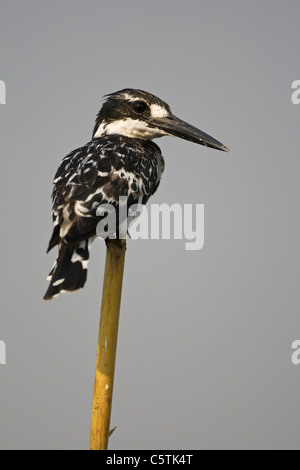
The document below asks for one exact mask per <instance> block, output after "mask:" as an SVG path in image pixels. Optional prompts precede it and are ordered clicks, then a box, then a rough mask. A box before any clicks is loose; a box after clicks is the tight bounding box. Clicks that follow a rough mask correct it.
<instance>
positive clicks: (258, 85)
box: [0, 0, 300, 449]
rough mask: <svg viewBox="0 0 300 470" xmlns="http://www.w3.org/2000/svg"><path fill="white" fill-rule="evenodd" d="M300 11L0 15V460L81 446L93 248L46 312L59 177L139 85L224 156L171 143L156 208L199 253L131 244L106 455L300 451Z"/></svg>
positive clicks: (186, 7) (50, 6)
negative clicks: (82, 271)
mask: <svg viewBox="0 0 300 470" xmlns="http://www.w3.org/2000/svg"><path fill="white" fill-rule="evenodd" d="M299 16H300V4H299V1H296V0H295V1H292V0H288V1H286V2H283V1H278V0H265V1H264V2H261V1H256V0H254V1H251V2H245V1H233V0H228V1H226V2H224V1H221V0H218V1H214V0H209V1H191V0H187V1H186V2H179V1H174V0H173V1H166V0H160V1H156V0H154V1H152V2H145V1H126V2H121V1H118V2H117V1H113V0H110V1H95V0H87V1H85V2H83V1H79V0H72V1H70V0H62V1H59V2H58V1H57V0H56V1H52V2H50V1H40V0H27V1H26V2H24V1H20V0H18V1H17V0H9V1H8V0H7V1H4V0H1V1H0V79H1V80H4V81H5V82H6V86H7V100H6V105H1V106H0V152H1V173H0V177H1V186H0V187H1V221H2V223H1V260H2V262H1V288H2V289H1V290H2V293H1V318H0V339H1V340H2V341H5V343H6V347H7V364H6V365H5V366H3V365H0V448H1V449H86V448H88V443H89V429H90V418H91V407H92V394H93V384H94V367H95V360H96V346H97V335H98V324H99V309H100V300H101V290H102V280H103V269H104V259H105V246H104V243H103V242H101V241H99V240H97V241H96V242H95V244H94V246H93V249H92V257H91V262H90V269H89V277H88V283H87V285H86V288H85V289H84V290H82V291H80V292H79V293H75V294H71V295H65V296H61V298H59V299H56V300H54V301H52V302H48V303H46V302H44V301H43V300H42V296H43V294H44V292H45V290H46V287H47V283H46V280H45V278H46V276H47V274H48V272H49V271H50V269H51V267H52V264H53V262H54V258H55V252H51V254H49V255H46V253H45V250H46V247H47V244H48V240H49V237H50V233H51V228H52V224H51V217H50V210H51V206H50V194H51V191H52V180H53V176H54V174H55V172H56V169H57V166H58V164H59V162H60V160H61V158H63V157H64V156H65V155H66V154H67V153H68V152H69V151H71V150H73V149H75V148H77V147H79V146H81V145H83V144H85V143H86V142H88V141H89V140H90V138H91V133H92V128H93V124H94V119H95V116H96V113H97V112H98V110H99V108H100V106H101V97H102V96H103V95H104V94H106V93H109V92H113V91H116V90H118V89H121V88H124V87H132V88H142V89H144V90H147V91H150V92H152V93H154V94H156V95H158V96H159V97H160V98H162V99H164V100H165V101H167V102H168V103H169V104H170V105H171V107H172V111H173V112H174V114H175V115H177V116H179V117H181V118H182V119H184V120H186V121H188V122H190V123H191V124H193V125H195V126H197V127H199V128H200V129H202V130H203V131H205V132H207V133H209V134H210V135H212V136H214V137H215V138H216V139H218V140H220V141H221V142H222V143H224V144H225V145H226V146H228V147H229V148H230V149H231V152H230V153H229V154H223V153H222V152H218V151H214V150H211V149H206V148H204V147H201V146H198V145H195V144H193V143H190V142H186V141H181V140H179V139H173V138H171V137H165V138H163V139H160V140H157V141H156V142H157V143H158V144H159V146H160V147H161V149H162V151H163V154H164V156H165V160H166V170H165V173H164V175H163V179H162V183H161V186H160V188H159V190H158V192H157V193H156V194H155V196H154V197H153V198H152V202H153V203H169V204H172V203H174V202H177V203H181V204H187V203H194V204H196V203H198V204H204V205H205V246H204V248H203V250H201V251H198V252H192V251H185V250H184V242H183V241H178V240H174V241H172V240H171V241H164V240H158V241H150V240H149V241H129V243H128V251H127V258H126V267H125V280H124V290H123V298H122V308H121V320H120V329H119V343H118V352H117V364H116V377H115V389H114V400H113V413H112V420H111V425H112V426H117V430H116V431H115V433H114V434H113V436H112V437H111V439H110V449H163V448H166V449H231V448H233V449H251V448H257V449H265V448H268V449H277V448H284V449H289V448H297V449H299V448H300V444H299V433H300V406H299V387H300V366H298V367H296V366H293V365H292V362H291V354H292V350H291V344H292V342H293V341H294V340H296V339H300V314H299V304H300V302H299V300H300V299H299V297H300V294H299V292H300V290H299V281H300V276H299V274H300V273H299V262H300V241H299V230H300V221H299V200H300V199H299V195H300V194H299V193H300V188H299V170H300V159H299V143H300V137H299V123H300V105H298V106H295V105H293V104H292V102H291V95H292V89H291V83H292V82H293V81H294V80H297V79H300V70H299V44H300V28H299Z"/></svg>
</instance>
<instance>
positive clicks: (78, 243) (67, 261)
mask: <svg viewBox="0 0 300 470" xmlns="http://www.w3.org/2000/svg"><path fill="white" fill-rule="evenodd" d="M107 96H108V98H107V100H106V101H105V103H104V104H103V106H102V108H101V110H100V112H99V113H98V116H97V119H96V123H95V127H94V131H93V137H92V140H91V141H90V142H89V143H88V144H86V145H85V146H83V147H81V148H79V149H77V150H74V151H73V152H71V153H70V154H69V155H67V156H66V157H65V158H64V159H63V160H62V162H61V164H60V166H59V168H58V171H57V173H56V175H55V179H54V189H53V194H52V201H53V208H52V216H53V222H54V229H53V234H52V237H51V240H50V243H49V248H48V251H50V250H51V249H52V248H53V247H54V246H56V245H58V248H59V254H58V257H57V259H56V261H55V264H54V266H53V268H52V270H51V272H50V274H49V277H48V280H49V281H50V285H49V288H48V290H47V292H46V294H45V297H44V298H45V299H46V300H49V299H52V298H54V297H56V296H57V295H58V294H59V293H63V292H71V291H75V290H78V289H80V288H82V287H83V286H84V284H85V281H86V277H87V264H88V259H89V249H90V244H91V242H92V241H93V240H94V238H95V236H96V227H97V225H98V223H99V221H100V220H101V217H103V216H101V215H99V214H101V210H100V211H99V208H101V206H102V205H104V204H112V205H113V206H114V207H115V208H116V210H118V205H119V198H120V197H121V196H123V197H126V198H127V208H128V209H130V206H132V205H133V204H137V203H142V204H146V202H147V201H148V199H149V197H150V196H151V195H152V194H154V193H155V191H156V190H157V188H158V185H159V183H160V179H161V175H162V172H163V170H164V159H163V157H162V155H161V151H160V149H159V147H158V146H157V145H156V144H155V143H154V142H152V139H154V138H157V137H161V136H163V135H173V136H178V137H181V138H183V139H186V140H190V141H193V142H196V143H200V144H202V145H206V146H208V147H212V148H216V149H219V150H224V151H227V149H226V147H224V146H223V145H222V144H221V143H220V142H218V141H216V140H215V139H213V138H212V137H210V136H208V135H207V134H205V133H203V132H202V131H199V130H198V129H196V128H194V127H193V126H190V125H189V124H187V123H185V122H184V121H181V120H180V119H178V118H176V117H175V116H174V115H173V114H172V113H171V110H170V107H169V106H168V105H167V104H166V103H165V102H164V101H162V100H160V99H159V98H157V97H156V96H154V95H151V94H150V93H147V92H145V91H142V90H134V89H124V90H121V91H118V92H116V93H112V94H110V95H107ZM117 237H118V234H117Z"/></svg>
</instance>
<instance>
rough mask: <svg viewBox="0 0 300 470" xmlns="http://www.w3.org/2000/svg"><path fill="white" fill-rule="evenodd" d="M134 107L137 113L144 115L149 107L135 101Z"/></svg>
mask: <svg viewBox="0 0 300 470" xmlns="http://www.w3.org/2000/svg"><path fill="white" fill-rule="evenodd" d="M132 107H133V109H134V110H135V111H136V112H137V113H143V112H144V111H146V109H147V105H146V103H145V102H144V101H134V102H133V103H132Z"/></svg>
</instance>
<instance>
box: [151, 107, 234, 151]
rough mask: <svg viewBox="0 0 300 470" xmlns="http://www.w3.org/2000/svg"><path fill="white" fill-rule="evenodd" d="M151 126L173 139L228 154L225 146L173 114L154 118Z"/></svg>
mask: <svg viewBox="0 0 300 470" xmlns="http://www.w3.org/2000/svg"><path fill="white" fill-rule="evenodd" d="M151 124H152V125H155V126H156V127H158V128H159V129H161V130H163V131H164V132H166V133H167V134H169V135H172V136H174V137H180V138H181V139H185V140H189V141H191V142H195V143H196V144H201V145H205V146H206V147H211V148H213V149H217V150H223V151H224V152H229V149H228V148H227V147H225V145H223V144H221V142H218V141H217V140H216V139H214V138H213V137H211V136H210V135H208V134H205V132H202V131H200V130H199V129H197V128H196V127H194V126H191V125H190V124H188V123H187V122H185V121H182V120H181V119H179V118H178V117H176V116H174V115H173V114H171V115H170V117H163V118H156V119H154V120H151Z"/></svg>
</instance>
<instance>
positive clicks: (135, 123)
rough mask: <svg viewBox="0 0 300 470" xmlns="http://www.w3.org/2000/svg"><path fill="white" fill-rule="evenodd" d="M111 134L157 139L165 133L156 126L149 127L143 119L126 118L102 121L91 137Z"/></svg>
mask: <svg viewBox="0 0 300 470" xmlns="http://www.w3.org/2000/svg"><path fill="white" fill-rule="evenodd" d="M111 134H119V135H123V136H125V137H132V138H135V139H145V140H151V139H157V138H158V137H162V136H163V135H167V133H166V132H164V131H162V130H161V129H158V128H157V127H149V126H148V125H147V123H146V122H145V121H142V120H138V119H131V118H126V119H120V120H119V121H113V122H111V123H107V122H102V123H101V124H100V125H99V127H98V129H97V130H96V132H95V134H94V136H93V137H94V138H97V137H103V136H104V135H111Z"/></svg>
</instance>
